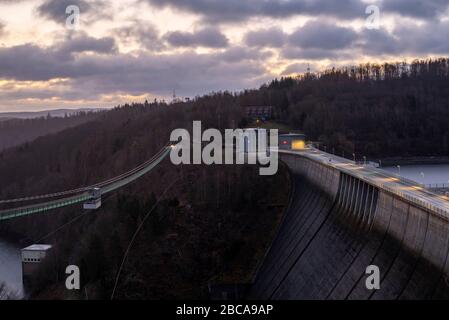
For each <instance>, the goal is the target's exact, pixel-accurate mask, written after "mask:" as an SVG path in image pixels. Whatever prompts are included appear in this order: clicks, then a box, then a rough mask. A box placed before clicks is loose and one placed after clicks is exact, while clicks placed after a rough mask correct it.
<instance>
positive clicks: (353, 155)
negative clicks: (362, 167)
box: [352, 153, 355, 162]
mask: <svg viewBox="0 0 449 320" xmlns="http://www.w3.org/2000/svg"><path fill="white" fill-rule="evenodd" d="M352 157H353V158H354V162H355V153H353V154H352Z"/></svg>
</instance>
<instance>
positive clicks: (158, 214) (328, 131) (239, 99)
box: [0, 59, 449, 298]
mask: <svg viewBox="0 0 449 320" xmlns="http://www.w3.org/2000/svg"><path fill="white" fill-rule="evenodd" d="M448 80H449V59H437V60H426V61H414V62H413V63H411V64H407V63H393V64H388V63H385V64H383V65H377V64H365V65H360V66H357V67H348V68H340V69H331V70H326V71H323V72H320V73H307V74H304V75H301V76H299V77H296V78H281V79H276V80H273V81H272V82H271V83H268V84H265V85H263V86H261V87H260V88H258V89H254V90H245V91H243V92H239V93H230V92H215V93H211V94H209V95H205V96H201V97H196V98H195V99H191V100H190V101H185V102H174V103H170V104H167V103H165V102H158V101H154V102H148V101H145V102H144V103H133V104H126V105H123V106H118V107H116V108H114V109H113V110H110V111H107V112H102V113H99V114H97V115H95V116H94V117H93V118H91V119H87V121H84V119H83V121H81V122H82V123H80V124H77V125H74V126H73V127H71V128H66V129H64V130H62V131H59V129H58V131H59V132H58V133H57V134H47V135H45V136H43V137H39V138H37V139H35V140H34V141H32V142H28V143H25V144H21V145H18V146H14V147H11V148H9V149H6V150H3V151H0V199H8V198H16V197H20V196H26V195H36V194H43V193H50V192H55V191H61V190H67V189H72V188H77V187H80V186H86V185H90V184H93V183H96V182H99V181H102V180H105V179H108V178H110V177H113V176H116V175H118V174H120V173H123V172H125V171H127V170H129V169H131V168H133V167H135V166H137V165H139V164H140V163H143V162H144V161H146V160H147V159H149V158H150V157H151V156H152V155H153V154H155V153H156V152H157V151H158V150H159V149H160V148H161V147H162V146H163V145H165V144H166V143H167V141H168V139H169V136H170V132H171V131H172V130H173V129H176V128H187V129H190V128H191V125H192V121H193V120H201V121H202V125H203V129H207V128H219V129H225V128H236V127H239V126H244V125H252V124H250V123H249V119H245V113H244V107H246V106H257V105H271V106H273V107H274V119H275V120H276V121H277V122H279V123H283V124H284V125H287V126H289V127H292V128H295V129H297V130H300V131H303V132H304V133H305V134H306V135H307V136H308V139H309V140H312V141H315V142H319V143H320V144H321V145H325V146H326V147H327V150H328V151H332V150H335V152H336V153H343V152H345V153H346V155H347V156H349V155H350V154H352V153H356V154H357V155H359V156H361V155H362V154H363V155H366V156H368V157H371V158H374V159H379V158H384V157H391V156H441V155H446V156H447V155H449V145H448V139H449V130H447V129H446V123H447V122H448V121H447V120H449V81H448ZM86 117H88V115H86ZM81 118H82V117H81ZM73 120H75V119H73ZM41 121H43V122H45V121H54V122H55V123H59V124H58V125H56V124H55V125H54V127H55V128H56V127H58V126H60V127H59V128H62V127H64V126H65V125H63V124H62V123H63V121H65V120H64V119H54V120H53V119H47V120H41ZM38 122H39V121H37V122H33V123H36V126H37V123H38ZM29 123H31V122H29ZM47 124H48V125H49V124H50V122H47ZM51 126H53V124H52V125H51ZM23 128H24V131H27V129H26V128H27V127H26V126H23ZM30 128H33V126H31V127H30ZM0 130H1V129H0ZM33 130H34V129H33ZM33 130H31V131H33ZM0 132H1V131H0ZM34 132H36V130H34ZM47 133H49V132H47ZM26 134H27V133H26V132H24V133H23V135H26ZM33 135H34V136H35V135H36V134H34V133H33V134H32V135H30V137H31V136H33ZM0 137H1V138H3V139H5V141H7V138H5V136H4V135H3V134H0ZM27 139H28V138H27ZM30 139H31V138H30ZM256 169H257V168H255V167H252V166H230V167H224V166H211V167H207V166H187V167H175V166H173V165H171V163H170V161H168V160H166V161H164V162H163V163H162V164H161V165H160V166H158V169H157V170H155V171H154V172H151V173H150V174H148V175H146V176H145V177H142V178H141V179H140V180H139V181H138V182H136V183H134V184H132V185H131V186H128V187H126V188H125V189H123V190H120V191H119V192H117V193H115V194H113V195H112V196H110V197H108V198H106V199H104V205H103V206H102V208H101V209H100V210H98V211H97V212H95V213H84V214H81V215H80V213H81V210H80V208H77V207H72V208H67V209H59V210H56V211H55V212H54V213H48V214H43V215H35V216H31V217H23V218H20V219H16V220H13V221H9V222H3V223H0V232H1V233H2V234H6V233H8V234H10V235H12V236H15V237H16V238H17V239H19V240H20V241H21V242H22V243H23V244H24V245H26V244H31V243H34V242H36V241H40V240H42V241H46V242H49V243H53V244H56V247H55V250H54V259H52V263H49V265H48V266H46V268H45V269H44V270H43V272H42V274H41V277H39V280H38V281H37V283H36V288H38V289H37V290H36V291H35V292H34V293H33V297H37V298H67V296H66V295H67V291H65V290H64V289H63V281H62V280H61V279H63V277H64V266H66V265H67V264H68V263H73V264H77V265H80V267H81V269H82V270H83V271H82V272H83V280H82V282H83V290H82V291H81V292H79V293H77V294H79V295H80V296H78V297H80V298H109V297H110V295H111V293H112V289H113V285H114V281H115V276H116V274H117V270H118V267H119V265H120V263H121V259H122V257H123V253H124V251H125V250H126V248H127V245H128V243H129V241H130V239H131V238H132V235H133V232H134V231H135V230H136V228H137V227H138V226H139V225H140V224H142V223H143V222H144V227H143V228H142V231H141V233H140V234H139V236H138V238H137V239H136V244H135V246H134V247H133V248H132V250H131V251H130V255H129V259H128V260H127V262H126V263H125V264H124V269H123V277H122V278H121V279H120V281H119V282H118V287H117V289H118V290H117V293H116V297H117V298H205V297H207V288H208V284H210V283H211V282H217V283H220V281H222V282H231V283H236V282H245V281H248V278H249V277H251V274H252V272H253V271H254V268H255V266H256V265H257V262H258V260H259V259H260V257H261V256H262V255H263V252H264V250H265V248H266V247H267V246H268V245H269V242H270V239H271V237H272V235H273V233H274V232H275V229H276V226H277V223H278V221H279V220H280V217H281V215H282V211H283V208H284V207H285V206H286V203H287V201H288V192H289V182H288V174H287V171H286V168H284V167H283V166H281V167H280V170H279V172H278V174H277V175H275V176H273V177H261V176H259V175H258V174H257V172H258V171H257V170H256ZM172 183H173V185H171V184H172ZM166 188H169V189H168V191H167V192H166V193H165V191H166ZM152 208H154V210H152ZM0 209H1V208H0ZM149 212H151V215H150V216H149V218H148V220H147V219H146V218H145V217H146V216H147V214H148V213H149ZM73 219H75V221H73ZM66 223H67V224H68V226H65V227H64V228H63V229H62V231H58V230H59V228H60V227H61V226H64V225H65V224H66ZM55 230H56V231H57V232H55Z"/></svg>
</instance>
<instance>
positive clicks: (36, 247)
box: [22, 244, 52, 251]
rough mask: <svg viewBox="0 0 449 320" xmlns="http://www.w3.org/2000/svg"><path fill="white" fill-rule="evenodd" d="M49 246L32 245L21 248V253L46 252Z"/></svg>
mask: <svg viewBox="0 0 449 320" xmlns="http://www.w3.org/2000/svg"><path fill="white" fill-rule="evenodd" d="M51 247H52V245H50V244H32V245H31V246H29V247H26V248H23V249H22V251H47V250H49V249H51Z"/></svg>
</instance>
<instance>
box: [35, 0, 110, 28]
mask: <svg viewBox="0 0 449 320" xmlns="http://www.w3.org/2000/svg"><path fill="white" fill-rule="evenodd" d="M70 5H75V6H77V7H78V8H79V9H80V20H82V21H83V22H85V23H87V24H92V23H95V22H97V21H98V20H99V19H109V20H112V19H113V17H112V16H111V12H110V11H109V10H108V6H109V4H108V3H107V2H106V1H104V0H45V1H44V2H43V3H42V4H41V5H40V6H38V7H37V12H38V14H39V15H40V16H42V17H44V18H47V19H50V20H53V21H55V22H58V23H65V21H66V19H67V17H68V16H69V15H68V14H67V13H66V8H67V7H68V6H70Z"/></svg>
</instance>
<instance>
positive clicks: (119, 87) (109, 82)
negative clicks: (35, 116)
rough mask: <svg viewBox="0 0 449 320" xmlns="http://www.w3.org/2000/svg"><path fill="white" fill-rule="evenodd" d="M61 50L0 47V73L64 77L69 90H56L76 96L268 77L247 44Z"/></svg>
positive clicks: (204, 87)
mask: <svg viewBox="0 0 449 320" xmlns="http://www.w3.org/2000/svg"><path fill="white" fill-rule="evenodd" d="M81 47H82V48H84V49H85V48H87V46H81ZM77 48H78V47H77ZM89 48H91V47H89ZM60 50H62V49H61V46H57V47H52V48H40V47H37V46H34V45H32V44H26V45H21V46H15V47H11V48H0V78H3V79H14V80H49V79H55V78H67V79H68V83H67V86H68V90H66V91H63V92H59V93H58V95H57V96H59V97H61V98H62V99H74V100H76V99H81V98H83V99H87V98H95V97H99V96H101V95H103V94H115V93H124V94H144V93H149V92H150V93H155V94H162V95H163V94H167V93H168V92H169V91H171V90H172V89H173V88H175V89H176V90H177V92H179V94H181V95H193V94H201V93H207V92H210V91H213V90H225V89H229V90H238V89H241V88H244V87H253V86H256V85H259V84H260V83H261V82H263V81H266V80H268V77H269V76H268V75H267V72H266V70H265V68H264V66H263V63H262V61H263V59H264V57H266V55H265V54H263V53H257V52H256V51H253V50H251V49H247V48H233V49H230V50H224V51H223V52H217V53H213V54H197V53H194V52H187V53H183V54H178V55H175V54H172V55H162V54H141V55H138V56H134V55H128V54H119V53H116V54H115V55H91V54H90V55H86V54H81V55H73V56H71V58H70V59H64V58H62V55H61V53H60ZM73 50H81V49H73ZM257 51H259V50H257ZM48 90H50V91H49V92H51V91H52V90H56V89H52V88H49V89H48ZM56 91H57V90H56ZM22 93H23V91H22ZM10 94H13V93H10ZM30 94H31V93H30ZM48 94H49V95H50V94H51V93H48ZM30 97H31V96H30Z"/></svg>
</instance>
